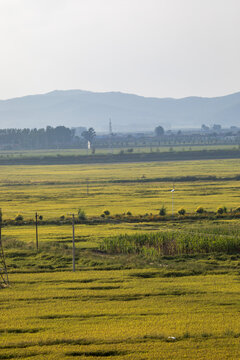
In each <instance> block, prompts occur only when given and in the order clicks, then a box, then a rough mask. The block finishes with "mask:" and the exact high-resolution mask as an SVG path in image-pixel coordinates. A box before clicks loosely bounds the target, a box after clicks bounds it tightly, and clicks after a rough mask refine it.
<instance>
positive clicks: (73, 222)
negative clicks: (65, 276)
mask: <svg viewBox="0 0 240 360" xmlns="http://www.w3.org/2000/svg"><path fill="white" fill-rule="evenodd" d="M72 245H73V247H72V264H73V272H75V217H74V214H72Z"/></svg>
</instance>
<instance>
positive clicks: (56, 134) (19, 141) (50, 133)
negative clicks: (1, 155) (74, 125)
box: [0, 126, 74, 149]
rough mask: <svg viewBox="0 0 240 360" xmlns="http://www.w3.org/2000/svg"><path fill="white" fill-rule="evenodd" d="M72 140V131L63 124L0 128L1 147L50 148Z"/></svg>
mask: <svg viewBox="0 0 240 360" xmlns="http://www.w3.org/2000/svg"><path fill="white" fill-rule="evenodd" d="M73 140H74V132H73V131H72V130H70V129H69V128H66V127H65V126H57V127H56V128H53V127H51V126H47V127H46V129H0V147H1V148H4V147H5V148H8V147H9V148H24V149H34V148H37V149H38V148H50V147H58V146H60V147H61V146H63V145H69V144H71V143H72V142H73Z"/></svg>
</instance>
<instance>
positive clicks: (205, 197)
mask: <svg viewBox="0 0 240 360" xmlns="http://www.w3.org/2000/svg"><path fill="white" fill-rule="evenodd" d="M239 174H240V162H239V160H214V161H213V160H212V161H211V160H208V161H186V162H171V163H135V164H134V163H130V164H109V165H56V166H50V165H49V166H1V173H0V204H1V207H2V209H3V213H4V217H5V218H14V217H15V216H16V215H17V214H18V213H21V214H22V215H23V216H24V217H25V218H33V216H34V212H35V211H38V212H39V213H41V214H42V215H43V217H44V218H45V219H46V218H48V219H49V218H50V219H51V218H58V217H60V216H61V215H65V216H66V215H67V214H68V213H72V212H76V211H77V209H78V208H83V209H84V210H85V212H86V214H87V215H90V216H94V215H95V216H96V215H97V216H99V215H101V214H102V212H103V211H104V210H106V209H108V210H109V211H110V213H111V214H118V213H120V214H121V213H126V212H127V211H131V212H132V214H133V215H135V214H136V215H137V214H145V213H154V214H157V213H158V211H159V208H160V207H161V206H162V205H163V204H164V205H165V206H166V207H167V210H168V212H169V213H171V211H172V197H171V193H170V190H171V189H172V186H173V181H174V178H176V177H178V176H188V175H194V176H203V175H217V176H220V177H231V176H236V175H239ZM142 177H145V178H146V179H153V181H152V182H145V183H141V182H138V181H139V179H141V178H142ZM163 177H169V178H170V179H171V178H172V179H173V181H168V182H157V181H154V179H155V178H163ZM87 179H88V182H89V195H87ZM116 180H117V181H119V180H131V181H132V182H131V183H114V181H116ZM175 187H176V191H175V194H174V204H175V211H176V210H177V209H178V208H179V207H184V208H185V209H186V211H194V210H195V209H196V207H197V206H199V205H201V206H203V207H204V208H205V209H206V210H214V211H215V210H216V208H217V207H218V206H221V205H225V206H226V207H228V208H233V209H234V208H235V207H237V206H239V196H240V186H239V181H237V180H233V181H194V182H190V181H189V182H182V183H181V182H178V183H176V184H175Z"/></svg>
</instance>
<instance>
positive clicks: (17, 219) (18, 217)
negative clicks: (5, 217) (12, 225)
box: [15, 214, 23, 221]
mask: <svg viewBox="0 0 240 360" xmlns="http://www.w3.org/2000/svg"><path fill="white" fill-rule="evenodd" d="M15 221H23V216H22V215H21V214H18V215H17V216H16V217H15Z"/></svg>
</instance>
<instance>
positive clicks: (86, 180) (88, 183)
mask: <svg viewBox="0 0 240 360" xmlns="http://www.w3.org/2000/svg"><path fill="white" fill-rule="evenodd" d="M86 181H87V196H88V195H89V183H88V179H87V180H86Z"/></svg>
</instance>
